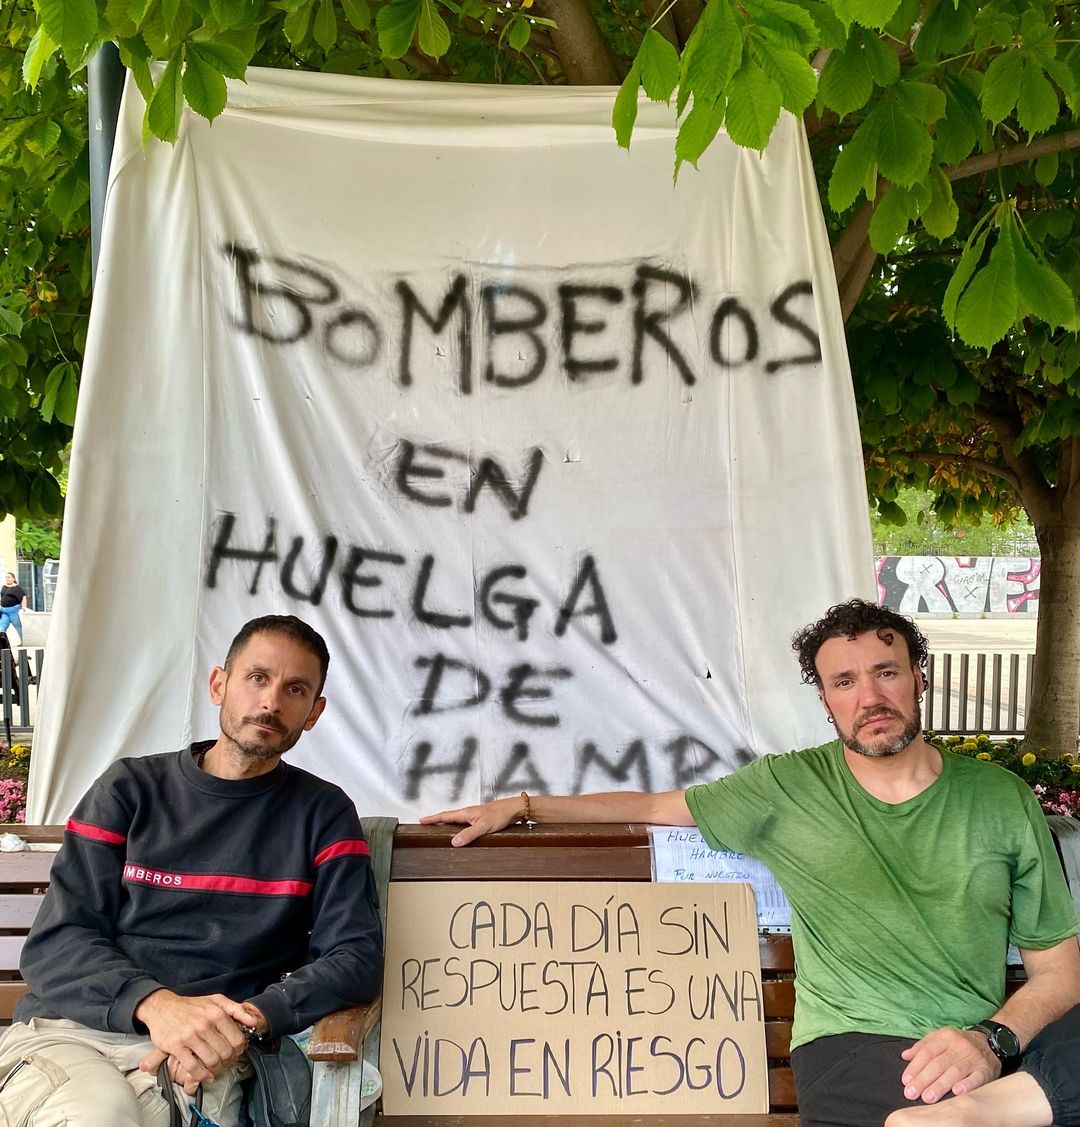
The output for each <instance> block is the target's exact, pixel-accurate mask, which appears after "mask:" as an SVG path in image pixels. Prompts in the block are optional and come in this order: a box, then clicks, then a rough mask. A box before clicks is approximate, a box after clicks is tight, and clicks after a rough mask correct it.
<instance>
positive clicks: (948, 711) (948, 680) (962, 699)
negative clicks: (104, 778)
mask: <svg viewBox="0 0 1080 1127" xmlns="http://www.w3.org/2000/svg"><path fill="white" fill-rule="evenodd" d="M44 658H45V651H44V650H43V649H37V650H25V649H24V650H20V651H19V652H18V654H16V655H13V654H12V651H11V650H10V649H2V650H0V698H2V706H3V719H2V724H3V735H4V738H5V740H6V741H7V743H8V744H9V745H10V744H11V740H12V731H13V730H15V731H17V732H19V733H20V734H21V733H22V731H23V730H26V731H29V730H32V728H33V725H34V721H35V719H36V715H37V678H38V677H39V676H40V675H41V666H42V663H43V661H44ZM1034 665H1035V655H1034V654H1027V653H1025V654H1020V653H1012V654H1002V653H991V654H987V653H932V654H931V655H930V662H929V665H928V667H927V680H928V682H929V684H928V687H927V691H926V695H925V696H924V698H923V725H924V727H925V728H927V729H928V730H930V731H934V732H941V733H943V734H957V735H960V734H964V733H969V732H970V733H977V732H985V733H986V734H987V735H988V736H1019V735H1023V733H1024V724H1025V719H1026V717H1027V713H1028V706H1029V704H1030V701H1031V673H1032V669H1033V668H1034Z"/></svg>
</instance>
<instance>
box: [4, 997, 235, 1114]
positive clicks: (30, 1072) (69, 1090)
mask: <svg viewBox="0 0 1080 1127" xmlns="http://www.w3.org/2000/svg"><path fill="white" fill-rule="evenodd" d="M153 1047H154V1046H153V1044H152V1043H151V1042H150V1041H149V1040H147V1038H145V1037H140V1036H139V1035H138V1034H135V1033H104V1032H101V1031H100V1030H97V1029H88V1028H87V1027H86V1026H85V1025H80V1024H79V1023H78V1022H76V1021H67V1020H60V1019H55V1020H54V1019H46V1018H33V1019H31V1020H30V1021H29V1022H28V1023H27V1024H25V1025H23V1024H17V1025H13V1026H12V1027H11V1028H10V1029H7V1030H5V1031H4V1033H3V1035H2V1036H0V1085H2V1087H0V1127H169V1104H168V1101H167V1100H166V1099H165V1097H164V1096H163V1095H162V1094H161V1091H160V1090H159V1088H158V1084H157V1078H156V1077H155V1076H153V1075H151V1074H150V1073H147V1072H140V1071H139V1062H140V1061H141V1060H142V1059H143V1057H145V1056H146V1054H147V1053H148V1052H150V1050H151V1049H152V1048H153ZM20 1061H25V1062H26V1063H25V1064H23V1065H22V1066H21V1067H19V1068H18V1070H17V1071H16V1072H12V1071H11V1070H12V1069H13V1068H16V1066H18V1065H19V1063H20ZM249 1075H251V1066H250V1065H249V1064H248V1062H247V1058H246V1057H241V1059H240V1060H239V1061H237V1062H236V1063H235V1064H234V1065H232V1066H230V1067H229V1068H227V1069H226V1070H225V1071H224V1072H223V1073H222V1074H221V1075H220V1076H218V1077H216V1078H215V1080H214V1082H213V1083H212V1084H209V1085H206V1086H205V1087H204V1088H203V1100H202V1107H203V1114H204V1115H206V1116H208V1117H209V1118H210V1119H211V1120H213V1122H214V1123H217V1124H219V1125H220V1127H237V1120H238V1117H239V1114H240V1100H241V1095H242V1093H241V1090H240V1081H241V1080H244V1079H246V1078H247V1077H248V1076H249ZM9 1076H10V1079H8V1081H7V1083H6V1084H5V1083H4V1078H5V1077H9ZM174 1091H175V1093H176V1097H177V1102H178V1104H179V1106H180V1107H181V1108H185V1109H186V1108H187V1106H188V1104H189V1103H190V1102H191V1101H192V1098H193V1097H191V1096H188V1095H185V1093H184V1091H183V1089H181V1088H177V1087H175V1086H174ZM189 1120H190V1113H188V1114H186V1115H185V1116H184V1122H185V1124H186V1123H188V1122H189Z"/></svg>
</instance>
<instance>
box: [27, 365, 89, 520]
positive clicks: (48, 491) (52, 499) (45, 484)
mask: <svg viewBox="0 0 1080 1127" xmlns="http://www.w3.org/2000/svg"><path fill="white" fill-rule="evenodd" d="M71 382H72V386H73V387H74V388H75V392H74V394H78V389H77V387H76V385H75V377H74V376H72V378H71ZM56 417H57V418H58V419H60V421H61V422H62V423H64V422H66V423H68V426H70V425H71V423H72V422H74V420H75V402H74V399H72V401H71V422H69V421H68V420H67V419H61V418H60V412H59V411H57V413H56ZM30 508H31V509H32V510H34V511H35V512H37V513H40V514H41V518H42V519H45V520H48V519H50V518H51V517H58V516H59V515H60V514H61V513H62V512H63V511H64V498H63V495H62V494H61V492H60V486H59V485H58V484H57V482H56V479H55V478H54V477H53V476H52V474H49V473H37V474H35V475H34V477H33V479H32V480H31V482H30Z"/></svg>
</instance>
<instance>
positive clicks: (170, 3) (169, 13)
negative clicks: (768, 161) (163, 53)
mask: <svg viewBox="0 0 1080 1127" xmlns="http://www.w3.org/2000/svg"><path fill="white" fill-rule="evenodd" d="M160 3H161V20H162V23H163V24H164V25H165V34H166V35H167V36H168V37H169V38H170V39H172V38H173V34H174V32H175V30H176V21H177V17H178V16H179V14H180V0H160Z"/></svg>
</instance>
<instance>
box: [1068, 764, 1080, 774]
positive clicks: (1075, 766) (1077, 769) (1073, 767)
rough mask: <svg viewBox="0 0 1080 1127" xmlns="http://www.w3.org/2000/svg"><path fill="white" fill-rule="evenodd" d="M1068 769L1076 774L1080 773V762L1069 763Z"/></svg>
mask: <svg viewBox="0 0 1080 1127" xmlns="http://www.w3.org/2000/svg"><path fill="white" fill-rule="evenodd" d="M1069 770H1070V771H1072V772H1073V773H1074V774H1076V775H1080V763H1073V764H1071V765H1070V767H1069Z"/></svg>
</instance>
